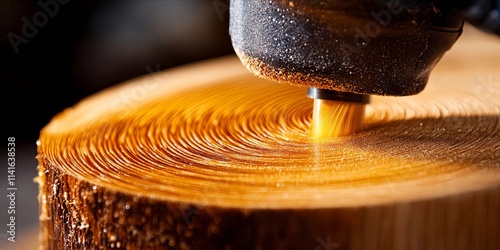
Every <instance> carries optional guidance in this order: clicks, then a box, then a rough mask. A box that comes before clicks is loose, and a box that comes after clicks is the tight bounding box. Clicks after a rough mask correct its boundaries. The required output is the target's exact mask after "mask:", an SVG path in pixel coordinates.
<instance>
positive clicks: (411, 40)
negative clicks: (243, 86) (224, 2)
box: [229, 0, 463, 96]
mask: <svg viewBox="0 0 500 250" xmlns="http://www.w3.org/2000/svg"><path fill="white" fill-rule="evenodd" d="M462 25H463V18H462V17H461V16H460V15H459V12H458V11H457V10H455V9H454V8H453V7H452V6H451V4H450V1H394V0H383V1H372V0H356V1H340V0H330V1H319V0H294V1H292V0H290V1H283V0H265V1H264V0H252V1H248V0H231V2H230V28H229V31H230V35H231V39H232V43H233V47H234V49H235V51H236V53H237V55H238V56H239V58H240V59H241V61H242V62H243V64H244V65H245V66H246V67H247V68H248V69H249V70H250V71H251V72H253V73H254V74H256V75H258V76H261V77H264V78H266V79H270V80H273V81H277V82H283V83H290V84H293V85H298V86H310V87H314V88H318V89H330V90H336V91H341V92H351V93H357V94H375V95H393V96H404V95H412V94H417V93H419V92H420V91H422V90H423V89H424V87H425V85H426V83H427V80H428V78H429V75H430V72H431V70H432V68H433V67H434V66H435V65H436V63H437V62H438V61H439V59H440V58H441V57H442V56H443V55H444V53H445V52H446V51H447V50H448V49H450V48H451V47H452V45H453V44H454V43H455V41H456V40H457V39H458V37H459V36H460V34H461V31H462Z"/></svg>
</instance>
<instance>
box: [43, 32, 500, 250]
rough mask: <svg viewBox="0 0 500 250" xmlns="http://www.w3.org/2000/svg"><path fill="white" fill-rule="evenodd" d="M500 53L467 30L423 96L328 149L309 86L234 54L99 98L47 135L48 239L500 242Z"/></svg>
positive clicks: (295, 244) (399, 245)
mask: <svg viewBox="0 0 500 250" xmlns="http://www.w3.org/2000/svg"><path fill="white" fill-rule="evenodd" d="M499 62H500V40H499V39H498V38H496V37H491V36H488V35H486V34H482V33H479V32H478V31H476V30H473V29H471V28H470V27H469V28H468V29H466V30H465V33H464V36H463V37H462V38H461V39H460V40H459V41H458V42H457V44H456V45H455V47H454V48H453V49H452V50H451V51H450V52H449V53H448V54H446V55H445V58H443V60H442V61H441V62H440V63H439V64H438V66H437V67H436V69H435V70H434V72H433V74H432V76H431V79H430V82H429V83H428V86H427V88H426V89H425V90H424V91H423V92H422V93H421V94H419V95H415V96H409V97H373V98H372V102H371V103H370V104H369V105H367V106H366V120H365V126H366V129H365V130H364V131H362V132H360V133H356V134H354V135H352V136H346V137H339V138H332V139H331V140H325V141H322V142H320V143H318V142H317V141H316V140H314V138H312V137H311V134H310V130H311V118H312V102H313V101H312V100H311V99H309V98H307V97H306V90H305V89H304V88H298V87H295V86H288V85H283V84H277V83H273V82H268V81H265V80H262V79H258V78H256V77H254V76H253V75H251V74H250V73H249V72H248V71H247V70H246V69H245V68H244V67H243V66H242V65H241V63H240V62H239V60H238V59H237V58H236V57H235V56H231V57H227V58H219V59H215V60H211V61H207V62H200V63H198V64H193V65H188V66H185V67H180V68H178V69H172V70H168V71H164V72H160V73H157V74H154V75H147V76H144V77H142V78H138V79H133V80H131V81H130V82H126V83H124V84H122V85H120V86H116V87H113V88H110V89H108V90H106V91H102V92H101V93H98V94H96V95H94V96H91V97H89V98H87V99H85V100H83V101H82V102H80V103H79V104H77V105H75V106H74V107H71V108H69V109H67V110H65V111H64V112H62V113H61V114H59V115H57V116H56V117H54V119H53V120H52V121H51V122H50V123H49V124H48V125H47V126H46V127H45V128H44V129H43V130H42V131H41V135H40V140H39V147H38V152H39V155H38V160H39V162H40V166H39V172H40V176H39V178H38V181H39V184H40V196H39V199H40V207H41V209H40V215H41V217H40V218H41V222H42V236H43V240H42V243H43V246H44V247H46V248H47V249H51V248H52V247H61V246H63V245H65V246H66V247H67V249H71V248H77V247H78V246H82V245H86V246H94V245H95V246H107V247H117V246H120V247H138V246H145V245H149V246H151V247H153V246H160V245H161V246H170V247H177V248H181V249H182V248H185V249H189V248H191V249H210V248H209V247H213V248H215V249H217V248H221V249H224V248H226V249H228V248H229V249H241V247H244V246H253V247H251V248H252V249H253V248H259V247H261V248H262V249H268V248H269V249H271V248H272V249H305V248H312V249H314V248H315V247H318V246H321V245H322V243H324V242H327V241H328V242H330V243H332V244H331V246H333V245H335V247H336V248H337V249H431V248H436V247H441V246H446V248H447V249H498V248H499V247H500V240H499V239H498V238H497V235H498V234H499V233H500V203H499V200H500V117H499V115H500V89H499V88H498V82H499V81H500V64H499ZM186 209H187V210H186ZM186 211H188V212H189V213H188V214H190V216H188V219H186V216H185V215H186Z"/></svg>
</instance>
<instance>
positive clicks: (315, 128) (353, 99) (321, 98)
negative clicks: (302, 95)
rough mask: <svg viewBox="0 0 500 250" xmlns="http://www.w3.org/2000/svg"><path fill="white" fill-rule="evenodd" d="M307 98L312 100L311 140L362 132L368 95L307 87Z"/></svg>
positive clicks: (368, 99)
mask: <svg viewBox="0 0 500 250" xmlns="http://www.w3.org/2000/svg"><path fill="white" fill-rule="evenodd" d="M307 96H308V97H310V98H312V99H314V106H313V116H312V126H311V136H312V137H313V138H315V139H328V138H333V137H338V136H345V135H351V134H354V133H356V132H360V131H361V130H363V128H364V124H365V123H364V115H365V106H366V104H367V103H369V101H370V96H369V95H362V94H355V93H349V92H340V91H334V90H327V89H317V88H313V87H309V88H308V90H307Z"/></svg>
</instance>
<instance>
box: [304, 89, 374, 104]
mask: <svg viewBox="0 0 500 250" xmlns="http://www.w3.org/2000/svg"><path fill="white" fill-rule="evenodd" d="M307 96H308V97H309V98H313V99H322V100H333V101H341V102H356V103H369V102H370V95H362V94H356V93H350V92H341V91H335V90H329V89H318V88H313V87H308V88H307Z"/></svg>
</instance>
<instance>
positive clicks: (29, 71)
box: [0, 0, 234, 249]
mask: <svg viewBox="0 0 500 250" xmlns="http://www.w3.org/2000/svg"><path fill="white" fill-rule="evenodd" d="M228 2H229V0H163V1H161V0H142V1H140V0H100V1H95V0H94V1H88V0H41V1H28V0H0V83H1V88H2V98H1V100H2V102H3V104H2V114H3V118H2V121H3V122H2V123H3V129H2V131H3V133H4V142H3V143H2V151H0V152H1V153H0V158H1V159H2V166H3V167H2V168H1V171H0V195H1V196H0V225H1V226H0V248H1V249H5V248H4V247H3V246H7V245H10V246H12V245H11V244H10V243H9V242H7V240H6V236H7V235H6V231H7V227H6V226H5V225H6V223H7V220H8V214H7V208H8V201H7V198H6V195H7V159H6V158H7V149H6V147H7V137H15V138H16V163H17V164H16V185H17V187H18V191H17V196H16V215H17V216H16V218H17V219H16V224H17V228H16V231H17V234H18V235H17V237H16V239H17V241H18V242H17V243H16V244H19V242H22V241H32V240H36V239H31V238H30V239H27V238H23V236H22V232H23V230H25V229H27V228H30V227H37V223H38V203H37V200H36V195H37V192H38V185H37V184H36V183H34V182H33V178H34V177H35V176H36V175H37V172H36V166H37V161H36V158H35V156H36V140H37V139H38V136H39V132H40V130H41V129H42V128H43V127H44V126H45V125H46V124H47V123H49V121H50V119H51V118H52V117H53V116H54V115H56V114H57V113H59V112H61V111H62V110H63V109H65V108H67V107H70V106H72V105H74V104H75V103H77V102H78V101H79V100H81V99H82V98H85V97H87V96H90V95H92V94H94V93H96V92H98V91H100V90H102V89H104V88H107V87H109V86H112V85H115V84H117V83H121V82H123V81H126V80H129V79H131V78H134V77H137V76H140V75H144V74H148V73H149V72H148V71H150V70H157V69H160V70H165V69H168V68H172V67H175V66H179V65H184V64H188V63H191V62H196V61H200V60H204V59H209V58H215V57H219V56H223V55H228V54H233V53H234V51H233V48H232V46H231V42H230V37H229V33H228V29H229V25H228V24H229V20H228V18H229V3H228ZM7 249H8V248H7Z"/></svg>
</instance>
